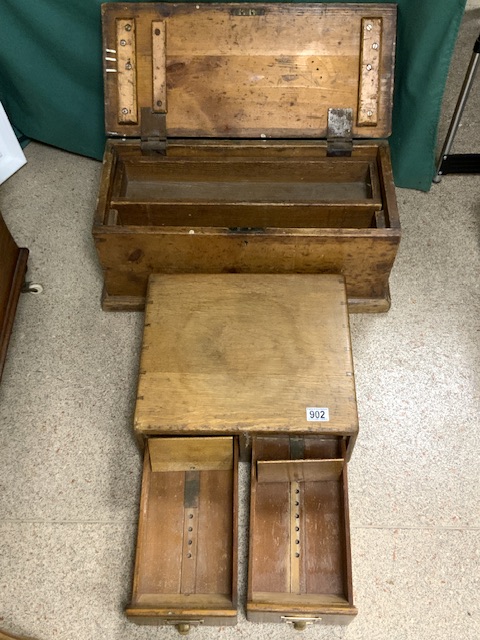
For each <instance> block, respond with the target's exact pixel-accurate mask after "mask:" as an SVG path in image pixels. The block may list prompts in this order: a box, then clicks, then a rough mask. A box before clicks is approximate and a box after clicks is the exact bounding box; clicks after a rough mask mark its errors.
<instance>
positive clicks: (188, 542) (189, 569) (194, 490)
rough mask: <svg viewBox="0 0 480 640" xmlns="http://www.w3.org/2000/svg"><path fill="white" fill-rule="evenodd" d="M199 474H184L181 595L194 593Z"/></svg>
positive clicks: (192, 472)
mask: <svg viewBox="0 0 480 640" xmlns="http://www.w3.org/2000/svg"><path fill="white" fill-rule="evenodd" d="M199 495H200V472H199V471H186V472H185V488H184V507H185V511H184V517H183V544H182V573H181V576H182V577H181V586H180V590H181V593H183V594H184V595H190V594H192V593H196V576H197V557H198V556H197V548H198V517H199V510H198V502H199Z"/></svg>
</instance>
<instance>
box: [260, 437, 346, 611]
mask: <svg viewBox="0 0 480 640" xmlns="http://www.w3.org/2000/svg"><path fill="white" fill-rule="evenodd" d="M247 612H248V617H249V619H253V620H257V621H272V622H274V621H281V619H282V614H283V617H285V616H287V614H288V613H292V612H293V613H297V614H298V613H299V612H303V613H304V614H309V615H316V614H322V616H323V615H324V614H328V613H335V612H337V613H343V614H346V615H347V616H348V615H350V616H351V615H352V614H354V613H355V612H356V610H355V608H354V607H353V601H352V584H351V558H350V538H349V521H348V496H347V476H346V461H345V445H344V441H343V440H340V439H338V438H318V437H309V436H305V437H295V438H293V437H288V436H277V437H258V438H255V439H254V442H253V444H252V485H251V514H250V557H249V593H248V604H247ZM327 617H328V616H327Z"/></svg>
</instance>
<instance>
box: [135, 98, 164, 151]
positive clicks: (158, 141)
mask: <svg viewBox="0 0 480 640" xmlns="http://www.w3.org/2000/svg"><path fill="white" fill-rule="evenodd" d="M141 115H142V119H141V132H142V137H141V140H140V148H141V150H142V153H143V154H145V155H153V154H155V153H159V154H161V155H166V153H167V114H166V113H155V112H154V111H152V110H151V109H150V108H149V107H142V110H141Z"/></svg>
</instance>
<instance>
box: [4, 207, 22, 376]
mask: <svg viewBox="0 0 480 640" xmlns="http://www.w3.org/2000/svg"><path fill="white" fill-rule="evenodd" d="M27 259H28V250H27V249H19V248H18V247H17V245H16V244H15V241H14V239H13V238H12V236H11V234H10V232H9V230H8V228H7V225H6V224H5V221H4V220H3V217H2V214H1V213H0V379H1V377H2V372H3V366H4V363H5V358H6V355H7V348H8V340H9V338H10V334H11V331H12V327H13V320H14V317H15V311H16V308H17V303H18V298H19V295H20V291H21V288H22V285H23V280H24V277H25V271H26V269H27Z"/></svg>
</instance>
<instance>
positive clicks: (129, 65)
mask: <svg viewBox="0 0 480 640" xmlns="http://www.w3.org/2000/svg"><path fill="white" fill-rule="evenodd" d="M131 68H132V65H131V63H130V62H127V64H126V65H125V69H126V70H127V71H130V69H131Z"/></svg>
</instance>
